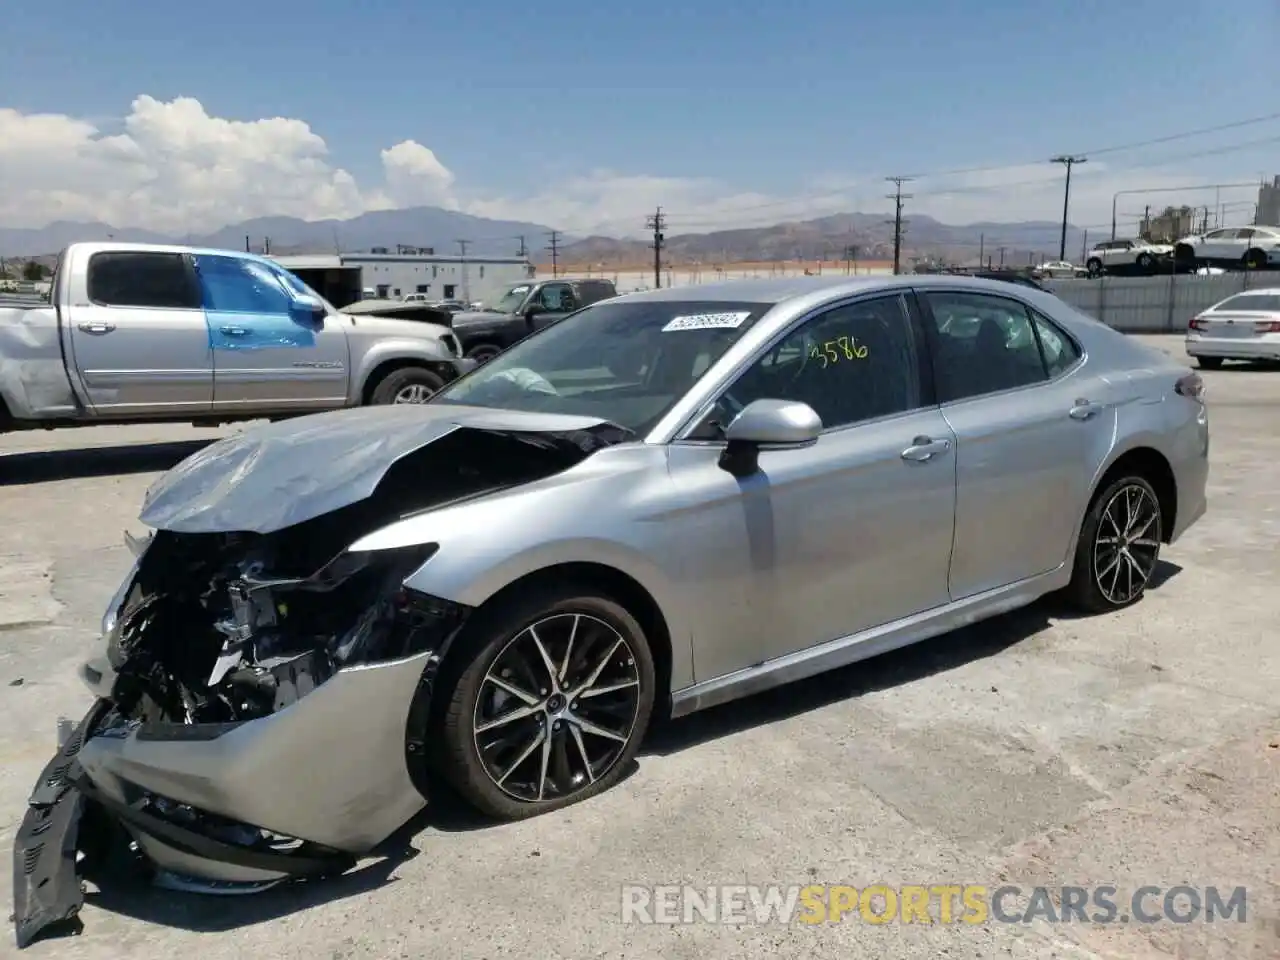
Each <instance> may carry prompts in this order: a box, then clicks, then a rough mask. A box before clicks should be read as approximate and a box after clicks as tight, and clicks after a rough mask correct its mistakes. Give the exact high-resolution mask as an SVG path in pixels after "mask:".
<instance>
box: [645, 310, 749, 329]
mask: <svg viewBox="0 0 1280 960" xmlns="http://www.w3.org/2000/svg"><path fill="white" fill-rule="evenodd" d="M749 316H751V312H750V311H744V312H742V313H695V314H690V315H689V316H685V317H672V318H671V319H670V320H669V321H668V322H667V325H666V326H665V327H663V328H662V332H663V333H671V332H672V331H675V330H736V329H738V327H740V326H742V323H743V321H744V320H746V319H747V317H749Z"/></svg>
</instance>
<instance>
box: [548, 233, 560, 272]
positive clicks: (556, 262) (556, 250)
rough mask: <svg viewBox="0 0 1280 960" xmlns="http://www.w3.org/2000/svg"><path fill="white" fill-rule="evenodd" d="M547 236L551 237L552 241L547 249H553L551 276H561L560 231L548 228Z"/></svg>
mask: <svg viewBox="0 0 1280 960" xmlns="http://www.w3.org/2000/svg"><path fill="white" fill-rule="evenodd" d="M547 236H548V237H550V238H551V243H550V244H549V245H548V247H547V249H548V250H550V251H551V276H553V277H558V276H560V231H559V230H548V231H547Z"/></svg>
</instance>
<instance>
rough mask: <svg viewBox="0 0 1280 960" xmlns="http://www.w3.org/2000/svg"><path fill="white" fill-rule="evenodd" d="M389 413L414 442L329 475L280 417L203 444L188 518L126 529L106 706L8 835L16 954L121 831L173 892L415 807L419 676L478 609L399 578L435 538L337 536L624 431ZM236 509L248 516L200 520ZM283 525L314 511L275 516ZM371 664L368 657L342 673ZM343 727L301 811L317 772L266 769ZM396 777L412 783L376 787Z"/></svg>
mask: <svg viewBox="0 0 1280 960" xmlns="http://www.w3.org/2000/svg"><path fill="white" fill-rule="evenodd" d="M352 413H353V414H354V417H348V420H354V419H356V418H359V417H361V416H369V415H368V414H366V413H364V411H353V412H352ZM321 416H324V415H321ZM387 416H399V417H401V418H406V422H408V423H410V426H412V427H413V428H414V429H416V430H417V431H418V439H417V441H416V443H417V445H416V446H415V445H414V443H415V440H414V439H412V438H409V437H406V436H403V435H399V434H397V433H396V432H395V431H394V430H387V431H386V432H385V433H384V434H383V435H382V436H381V437H379V438H378V439H377V443H378V444H380V446H379V447H378V451H373V450H370V451H367V455H366V457H363V458H359V459H358V462H357V459H356V458H354V457H349V458H348V460H347V461H346V462H344V463H336V464H334V467H333V469H332V472H330V473H328V474H325V473H323V466H324V465H323V463H322V453H320V452H319V451H314V450H313V451H310V452H309V453H308V455H307V456H300V455H297V451H296V450H295V456H294V457H289V456H288V450H287V448H286V446H285V443H286V442H287V438H284V437H282V438H280V439H276V438H275V437H274V436H273V435H272V434H271V433H270V432H269V431H270V430H271V429H272V428H273V427H276V426H283V425H272V427H268V428H267V429H266V430H264V431H261V432H260V433H259V434H258V435H256V436H252V435H250V434H245V435H243V438H244V439H243V440H242V439H241V438H239V437H237V438H231V440H230V442H227V441H224V442H223V444H222V445H218V444H215V445H214V446H212V447H210V448H206V450H205V451H201V452H200V453H197V454H196V455H194V456H193V457H192V458H190V459H189V460H188V461H185V462H184V463H183V464H181V465H179V466H178V467H176V468H174V470H173V471H171V472H170V473H169V474H167V475H165V477H162V478H161V480H160V481H158V483H157V485H156V486H154V487H153V490H152V491H151V492H150V493H154V492H155V491H156V489H157V487H158V488H160V489H159V496H158V498H156V502H159V503H160V504H161V506H162V509H163V510H166V511H169V512H170V514H171V516H174V517H176V518H178V519H177V520H176V521H175V524H174V525H175V526H176V527H179V528H181V529H177V530H175V529H170V528H168V527H166V526H165V525H164V524H162V523H153V524H152V525H153V526H156V527H157V528H158V529H157V530H156V532H155V534H154V535H153V536H152V537H151V538H150V539H149V540H148V541H146V542H135V543H134V544H133V547H134V552H135V555H136V556H137V562H136V564H135V567H134V569H133V571H132V572H131V574H130V577H129V579H128V581H127V582H126V583H125V584H123V585H122V588H121V591H120V593H119V594H117V598H116V600H115V601H113V604H112V609H110V610H109V611H108V612H107V616H106V618H105V619H104V621H103V628H104V631H105V637H104V640H105V643H106V651H105V654H106V656H105V663H103V662H102V661H101V659H99V660H98V661H96V662H97V663H98V664H99V665H100V666H101V667H102V672H101V673H100V674H97V675H96V676H95V675H94V668H93V667H92V665H91V664H86V665H85V666H84V668H82V669H83V671H84V676H85V679H86V681H87V682H88V683H89V685H90V687H91V688H93V689H94V690H95V692H96V693H97V695H98V697H99V699H98V700H97V702H96V703H95V704H94V706H93V708H92V709H91V710H90V712H89V714H88V715H86V717H85V718H84V720H83V721H82V723H81V725H80V727H79V728H77V729H76V731H75V732H74V734H72V735H71V736H70V737H69V738H68V739H66V740H65V741H64V742H63V743H62V744H61V745H60V748H59V751H58V753H57V755H55V757H54V758H53V760H52V761H51V762H50V764H49V765H48V767H47V768H46V770H45V772H44V773H43V774H42V776H41V779H40V781H39V782H38V783H37V785H36V789H35V791H34V792H33V794H32V796H31V799H30V801H29V806H28V810H27V813H26V816H25V817H24V819H23V822H22V825H21V827H20V829H19V831H18V834H17V836H16V838H15V842H14V924H15V931H16V934H17V940H18V945H19V947H24V946H26V945H28V944H30V943H31V942H32V941H34V940H35V939H36V938H37V937H39V936H40V935H41V934H42V932H43V931H45V930H50V931H53V930H56V929H58V928H60V927H69V928H70V929H73V930H74V929H75V928H76V927H77V925H78V923H79V921H78V919H77V916H78V913H79V910H80V907H81V905H82V904H83V899H84V894H83V890H82V888H81V886H80V876H81V873H82V871H85V872H95V873H96V872H97V871H98V870H99V869H100V867H101V864H102V863H103V862H105V859H106V856H105V854H104V850H105V848H106V847H108V846H109V845H112V844H114V845H115V846H116V847H119V846H120V845H121V843H123V844H124V845H125V846H127V847H128V849H129V850H130V851H132V852H131V854H130V856H131V857H132V862H133V863H135V864H138V863H141V864H144V865H146V864H149V865H150V868H151V869H152V873H153V874H154V878H155V879H156V880H157V882H159V879H160V877H159V875H160V874H163V875H164V876H165V877H166V878H167V882H165V883H163V884H162V885H164V886H168V887H169V888H171V889H183V890H193V891H199V892H205V893H233V892H234V893H244V892H253V891H255V890H257V889H265V888H267V887H269V886H272V885H274V884H275V883H278V882H281V881H282V880H285V879H291V878H319V877H323V876H327V875H332V874H334V873H341V872H342V871H344V870H346V869H348V868H349V867H350V865H351V864H352V863H354V857H355V856H356V855H359V854H360V853H361V852H367V850H368V849H371V848H372V846H373V845H374V844H376V843H377V842H380V839H385V837H386V836H387V835H389V833H390V832H392V831H394V830H395V829H396V828H397V827H399V826H400V825H402V824H403V823H404V821H405V820H407V819H408V818H409V817H410V816H412V814H413V813H414V812H416V810H418V809H421V806H422V804H423V803H424V802H425V796H426V790H425V787H424V786H423V782H422V781H421V780H419V779H418V778H417V776H416V774H415V772H414V770H415V768H416V767H417V766H420V765H421V763H420V762H421V759H422V757H423V754H424V753H425V752H426V750H425V743H424V740H423V738H424V737H425V736H426V711H427V709H428V707H429V704H430V697H431V692H432V678H433V676H434V671H435V670H436V669H437V668H438V665H439V663H440V661H441V659H442V658H443V656H444V654H445V652H446V651H447V649H448V645H449V643H450V641H451V640H452V638H453V636H454V635H456V633H457V632H458V631H459V630H460V629H461V627H462V625H463V624H464V623H465V620H466V616H467V614H468V613H469V611H468V609H467V608H465V607H461V606H460V605H458V604H454V603H451V602H450V601H447V600H444V599H441V598H436V597H431V596H427V595H425V594H422V593H419V592H416V591H414V590H410V589H408V588H406V587H405V585H404V582H405V580H406V578H408V577H410V575H412V574H413V573H414V572H415V571H416V570H417V569H418V568H420V567H421V566H422V565H423V564H424V563H426V562H427V561H429V559H430V557H431V556H432V555H433V554H434V553H435V551H436V550H437V549H438V545H437V544H435V543H415V544H412V545H410V546H405V547H400V548H395V549H386V550H378V551H370V552H357V551H352V550H350V549H349V548H350V546H351V545H352V544H353V543H355V542H356V541H358V540H359V539H360V538H362V537H363V536H365V535H367V534H369V533H372V532H374V531H377V530H379V529H381V528H383V527H385V526H387V525H389V524H391V523H394V522H396V521H397V520H400V519H403V518H406V517H411V516H414V515H416V514H419V513H423V512H427V511H431V510H434V509H440V508H442V507H446V506H450V505H453V504H457V503H461V502H464V501H467V500H472V499H475V498H479V497H483V496H485V495H489V494H493V493H496V492H499V491H501V490H505V489H508V488H511V487H515V486H520V485H524V484H529V483H534V482H537V481H539V480H541V479H545V478H548V477H551V476H553V475H554V474H557V473H560V472H562V471H564V470H567V469H569V468H571V467H573V466H574V465H576V464H578V463H579V462H581V461H582V460H584V459H585V458H586V457H588V456H589V455H590V454H591V453H593V452H594V451H595V450H597V449H599V448H600V447H602V446H608V445H611V444H614V443H617V442H619V441H621V440H624V439H627V438H628V436H629V434H628V432H627V431H625V430H623V429H622V428H618V427H615V426H613V425H611V424H599V426H598V427H589V428H586V429H568V430H552V429H548V430H542V431H539V430H536V429H532V430H524V431H522V430H501V429H490V428H487V427H486V428H475V427H459V426H447V427H442V428H440V429H437V430H436V431H435V432H434V434H432V432H431V431H430V430H428V429H426V428H424V427H423V426H422V425H421V424H414V423H413V422H412V421H408V420H407V418H408V417H409V414H408V413H404V412H403V411H393V412H392V413H391V414H387ZM418 416H420V415H418ZM307 419H313V418H307ZM314 419H316V420H318V419H320V418H319V417H317V418H314ZM383 426H384V427H385V426H386V422H384V423H383ZM426 426H427V427H430V426H431V425H430V424H427V425H426ZM294 429H297V428H294ZM310 429H311V434H310V436H311V438H312V440H311V442H312V443H314V444H315V446H317V447H320V446H322V442H321V441H320V439H319V438H317V437H316V432H315V428H314V427H312V428H310ZM345 429H346V430H347V431H348V435H347V437H344V436H342V434H343V432H344V428H343V427H341V426H339V427H338V428H337V429H336V430H335V431H334V434H330V437H331V438H332V442H333V444H334V445H335V446H336V447H337V448H338V453H339V455H341V454H342V453H343V452H346V453H348V454H349V453H350V446H349V436H350V433H351V432H356V431H358V429H359V424H356V425H355V427H352V426H351V425H348V426H347V427H346V428H345ZM282 441H284V442H282ZM344 444H345V445H346V446H344ZM397 444H398V446H397ZM219 446H221V449H218V448H219ZM377 452H381V454H382V456H381V458H380V459H381V462H372V463H371V462H370V460H371V459H373V460H377V459H378V457H377ZM254 467H256V468H257V470H258V472H257V475H256V476H255V473H254ZM344 471H345V472H344ZM357 473H358V476H359V477H360V483H359V484H357V483H353V482H352V481H351V479H350V478H351V477H352V476H356V475H357ZM361 484H365V485H364V486H363V487H362V486H361ZM352 491H355V492H354V493H353V492H352ZM150 493H149V499H151V496H150ZM290 497H292V498H293V499H292V500H289V501H288V502H286V503H284V504H281V502H280V498H290ZM324 507H333V508H332V509H323V508H324ZM232 514H234V515H241V516H244V517H245V522H244V526H243V527H242V528H240V529H231V530H228V531H227V532H222V531H220V530H209V529H207V528H208V527H210V526H217V525H223V524H224V520H225V518H226V517H227V516H228V515H232ZM286 516H289V517H303V518H304V519H301V520H300V521H299V522H295V523H291V524H288V525H283V526H282V525H280V524H279V523H276V522H273V519H276V518H280V517H286ZM143 518H144V521H146V520H147V519H148V517H147V512H146V510H144V514H143ZM202 524H203V526H202ZM227 525H228V526H230V525H229V524H227ZM406 664H407V665H408V666H409V672H407V673H406V671H405V665H406ZM366 666H368V667H376V669H374V670H371V671H353V670H351V669H348V668H355V667H366ZM326 685H327V686H326ZM321 687H325V689H326V692H325V693H324V694H323V695H322V696H320V697H318V698H316V697H312V698H311V699H307V698H308V697H309V696H310V695H312V694H314V693H315V691H317V690H318V689H320V688H321ZM290 707H295V708H296V709H295V710H289V709H288V708H290ZM299 709H300V710H301V711H302V712H301V714H299V713H298V712H297V711H298V710H299ZM366 714H368V715H377V716H378V717H379V718H380V720H379V724H380V725H374V726H369V717H368V716H367V715H366ZM350 718H358V719H356V720H355V721H354V722H353V723H351V724H350V725H349V728H348V729H346V730H342V734H343V736H345V737H346V738H347V741H348V742H349V743H350V744H354V747H352V748H351V749H348V750H346V751H344V756H341V757H335V758H330V761H329V764H328V765H329V766H334V767H337V768H339V769H341V770H342V771H343V773H340V774H338V775H336V777H335V780H334V781H332V782H334V783H337V784H338V787H336V788H334V789H332V790H331V792H330V793H328V794H323V793H322V794H320V795H318V796H314V797H313V796H307V795H306V794H305V793H304V794H302V799H301V800H299V801H298V802H297V803H291V801H293V800H295V799H297V797H298V796H299V795H298V793H297V792H296V791H298V790H302V791H305V790H306V789H307V785H306V783H305V782H301V783H297V784H290V783H289V782H288V774H287V773H286V774H285V777H284V778H283V779H282V778H277V777H276V776H275V771H276V769H277V768H279V767H288V766H290V765H291V764H294V763H299V764H300V765H299V766H298V767H297V768H296V770H298V771H301V773H300V774H299V776H300V778H301V780H304V781H305V779H306V778H307V776H308V773H307V771H309V770H313V769H315V768H316V754H317V752H322V751H323V750H324V749H325V747H326V745H327V743H328V741H329V738H331V737H332V736H333V735H334V731H335V730H338V729H340V728H342V727H343V725H347V724H348V720H349V719H350ZM255 721H261V722H262V723H255ZM262 724H270V725H271V726H270V727H265V728H264V727H263V726H262ZM362 725H364V727H362ZM353 737H354V739H352V738H353ZM361 738H363V739H361ZM321 763H322V765H323V764H324V761H323V759H321ZM392 780H394V781H395V782H396V783H397V784H402V785H403V787H400V786H397V787H396V788H395V789H394V790H391V791H387V790H385V789H384V790H383V791H382V792H381V793H379V792H378V786H377V784H378V782H380V781H381V782H383V783H385V782H390V781H392ZM273 781H278V782H273ZM291 791H294V792H292V793H291ZM406 793H407V794H410V795H411V796H406ZM388 798H390V802H388ZM291 807H292V808H291ZM396 818H399V819H398V820H397V819H396ZM272 821H275V822H274V824H273V823H272ZM339 821H343V822H341V823H339ZM393 821H394V822H393ZM91 861H92V864H93V865H91ZM94 879H95V880H96V879H97V877H96V876H95V877H94Z"/></svg>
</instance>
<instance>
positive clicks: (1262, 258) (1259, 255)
mask: <svg viewBox="0 0 1280 960" xmlns="http://www.w3.org/2000/svg"><path fill="white" fill-rule="evenodd" d="M1266 267H1267V255H1266V254H1265V253H1264V252H1263V251H1261V250H1250V251H1249V252H1248V253H1246V254H1245V255H1244V268H1245V269H1246V270H1265V269H1266Z"/></svg>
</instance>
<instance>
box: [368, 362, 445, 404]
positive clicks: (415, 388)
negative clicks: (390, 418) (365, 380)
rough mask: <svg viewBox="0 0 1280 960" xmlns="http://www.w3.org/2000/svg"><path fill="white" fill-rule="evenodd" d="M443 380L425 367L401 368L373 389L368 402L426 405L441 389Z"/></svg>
mask: <svg viewBox="0 0 1280 960" xmlns="http://www.w3.org/2000/svg"><path fill="white" fill-rule="evenodd" d="M443 386H444V379H443V378H442V377H441V376H440V375H439V374H438V373H436V372H435V371H433V370H428V369H427V368H426V367H401V368H400V369H399V370H392V371H391V372H390V373H388V374H387V375H386V376H385V377H383V378H382V380H381V381H380V382H379V383H378V385H377V386H376V387H374V388H373V396H372V397H371V398H370V402H371V403H374V404H379V405H381V404H387V403H426V402H427V401H428V400H430V399H431V397H432V395H433V394H435V393H436V392H437V391H438V390H439V389H440V388H441V387H443Z"/></svg>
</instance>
